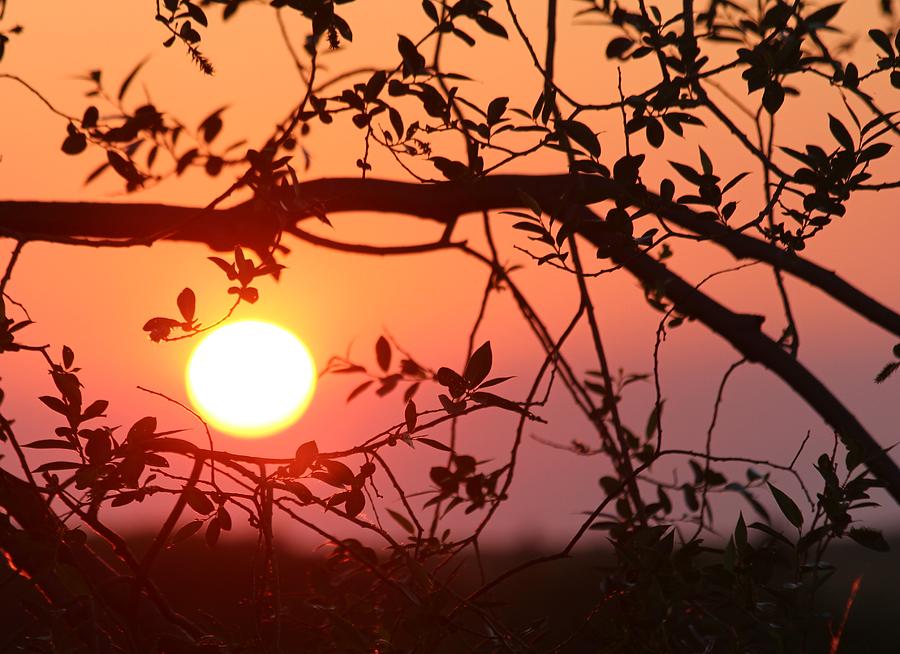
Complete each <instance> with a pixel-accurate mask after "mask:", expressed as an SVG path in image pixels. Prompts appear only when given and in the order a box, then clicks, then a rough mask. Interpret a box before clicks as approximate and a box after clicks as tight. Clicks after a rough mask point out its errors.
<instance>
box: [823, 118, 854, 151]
mask: <svg viewBox="0 0 900 654" xmlns="http://www.w3.org/2000/svg"><path fill="white" fill-rule="evenodd" d="M828 127H829V129H830V130H831V134H832V135H833V136H834V138H835V139H836V140H837V142H838V143H840V144H841V145H842V146H843V148H844V149H845V150H849V151H850V152H853V150H854V146H853V137H852V136H850V132H849V131H847V128H846V127H844V124H843V123H842V122H841V121H839V120H838V119H837V118H835V117H834V116H832V115H831V114H828Z"/></svg>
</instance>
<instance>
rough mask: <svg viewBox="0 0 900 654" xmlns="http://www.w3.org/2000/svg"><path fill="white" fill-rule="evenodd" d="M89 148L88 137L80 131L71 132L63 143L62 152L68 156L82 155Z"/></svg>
mask: <svg viewBox="0 0 900 654" xmlns="http://www.w3.org/2000/svg"><path fill="white" fill-rule="evenodd" d="M85 148H87V137H86V136H85V135H84V134H83V133H82V132H78V131H70V132H69V134H68V136H66V140H65V141H63V144H62V148H61V149H62V151H63V152H65V153H66V154H71V155H75V154H80V153H82V152H84V150H85Z"/></svg>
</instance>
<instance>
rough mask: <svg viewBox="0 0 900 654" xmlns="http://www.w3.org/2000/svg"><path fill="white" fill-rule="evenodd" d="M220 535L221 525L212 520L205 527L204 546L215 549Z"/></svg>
mask: <svg viewBox="0 0 900 654" xmlns="http://www.w3.org/2000/svg"><path fill="white" fill-rule="evenodd" d="M221 534H222V524H221V523H220V522H219V519H218V518H213V519H212V520H210V521H209V524H208V525H207V526H206V544H207V545H208V546H209V547H215V544H216V543H217V542H219V536H220V535H221Z"/></svg>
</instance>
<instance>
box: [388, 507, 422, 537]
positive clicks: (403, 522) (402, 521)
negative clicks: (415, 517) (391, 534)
mask: <svg viewBox="0 0 900 654" xmlns="http://www.w3.org/2000/svg"><path fill="white" fill-rule="evenodd" d="M387 512H388V513H389V514H390V516H391V517H392V518H393V519H394V520H395V521H396V522H397V524H398V525H400V526H401V527H403V529H405V530H406V531H407V533H410V534H413V533H415V531H416V530H415V528H414V527H413V525H412V523H411V522H410V521H409V520H407V519H406V517H405V516H404V515H402V514H400V513H397V512H396V511H392V510H391V509H388V510H387Z"/></svg>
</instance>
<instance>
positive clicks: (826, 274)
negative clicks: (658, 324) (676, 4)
mask: <svg viewBox="0 0 900 654" xmlns="http://www.w3.org/2000/svg"><path fill="white" fill-rule="evenodd" d="M573 180H574V183H576V184H577V185H578V192H577V196H576V198H575V199H577V201H578V202H579V203H580V204H585V205H587V204H592V203H596V202H601V201H604V200H622V201H625V202H627V203H628V204H629V205H631V206H634V207H640V208H642V209H646V210H648V211H651V212H652V213H654V214H656V215H658V216H661V217H663V218H665V219H666V220H667V221H670V222H672V223H674V224H677V225H679V226H680V227H683V228H684V229H687V230H690V231H692V232H694V233H695V234H698V235H700V236H702V237H704V238H708V239H710V240H711V241H714V242H715V243H717V244H718V245H720V246H721V247H723V248H725V249H727V250H728V251H729V252H730V253H731V254H732V255H733V256H735V257H736V258H738V259H755V260H759V261H763V262H765V263H768V264H770V265H772V266H774V267H776V268H779V269H781V270H783V271H785V272H787V273H790V274H792V275H794V276H796V277H798V278H800V279H803V280H804V281H806V282H807V283H809V284H811V285H813V286H816V287H817V288H819V289H821V290H822V291H824V292H825V293H827V294H828V295H830V296H831V297H833V298H834V299H835V300H837V301H838V302H840V303H842V304H844V305H845V306H847V307H848V308H850V309H852V310H853V311H855V312H856V313H858V314H859V315H861V316H863V317H865V318H866V319H868V320H870V321H871V322H873V323H875V324H876V325H879V326H880V327H882V328H883V329H885V330H887V331H889V332H891V333H893V334H895V335H897V336H900V314H898V313H896V312H895V311H893V310H891V309H890V308H888V307H886V306H884V305H883V304H881V303H880V302H878V301H877V300H875V299H874V298H871V297H869V296H868V295H866V294H865V293H864V292H862V291H861V290H859V289H858V288H855V287H854V286H853V285H851V284H849V283H848V282H846V281H845V280H843V279H842V278H840V277H839V276H838V275H837V274H835V273H834V272H832V271H830V270H827V269H825V268H822V267H821V266H818V265H816V264H814V263H812V262H810V261H808V260H806V259H802V258H801V257H799V256H797V255H796V254H793V253H790V252H786V251H784V250H780V249H778V248H777V247H774V246H773V245H771V244H770V243H767V242H765V241H761V240H759V239H756V238H753V237H751V236H748V235H746V234H743V233H741V232H737V231H735V230H732V229H730V228H729V227H727V226H726V225H723V224H721V223H717V222H714V221H711V220H707V219H704V218H701V217H700V216H699V215H698V214H697V213H696V212H694V211H692V210H691V209H689V208H687V207H685V206H682V205H678V204H675V203H673V202H669V201H666V200H663V199H662V198H660V197H659V196H658V195H656V194H654V193H652V192H650V191H648V190H646V189H645V188H644V187H641V186H633V187H626V186H624V185H622V184H619V183H617V182H615V181H614V180H611V179H607V178H604V177H599V176H588V175H582V176H575V177H573V176H571V175H533V176H532V175H495V176H490V177H487V178H484V179H480V180H477V181H473V182H455V183H454V182H445V183H438V184H420V183H409V182H396V181H388V180H379V179H365V180H362V179H359V178H331V179H317V180H312V181H308V182H304V183H302V184H301V185H300V187H299V192H300V197H301V198H302V200H303V203H304V204H302V205H301V206H299V207H297V209H296V211H295V216H294V217H296V218H297V219H298V220H300V219H303V218H308V217H310V216H312V215H314V213H315V212H314V210H315V211H325V212H326V213H339V212H347V211H364V212H381V213H395V214H405V215H410V216H417V217H419V218H425V219H430V220H434V221H437V222H440V223H447V222H449V221H450V220H452V219H454V218H455V217H456V216H459V215H462V214H466V213H474V212H480V211H482V210H491V209H504V208H512V207H521V206H522V205H523V200H522V197H521V195H520V192H521V191H525V192H527V193H528V194H529V195H530V196H531V197H533V198H535V199H536V200H537V201H538V202H539V203H540V204H541V205H542V206H544V207H554V206H555V205H557V204H558V203H559V202H560V199H561V198H562V197H563V196H564V195H567V194H568V195H569V199H570V201H571V199H572V196H571V191H572V186H573ZM278 229H279V225H278V221H277V219H276V218H275V217H273V216H272V215H271V212H268V211H266V210H265V209H264V208H262V205H259V204H255V203H252V202H245V203H243V204H240V205H237V206H235V207H232V208H230V209H221V210H212V211H208V210H204V209H201V208H188V207H173V206H166V205H157V204H110V203H92V202H89V203H79V202H15V201H7V202H0V235H3V236H9V237H13V238H17V239H21V240H36V241H50V242H58V243H73V242H74V243H79V241H78V239H103V241H102V242H101V243H100V244H101V245H110V244H111V243H109V241H110V240H112V241H115V240H122V241H124V242H125V243H126V244H140V243H146V244H149V243H151V242H153V241H154V240H176V241H191V242H198V243H205V244H207V245H208V246H210V247H211V248H213V249H216V250H229V249H231V248H233V247H234V246H235V245H237V244H240V245H245V246H248V247H253V248H255V249H258V250H264V249H265V248H266V246H267V245H268V244H269V243H270V242H271V241H272V239H273V237H274V235H275V233H276V232H277V230H278ZM401 247H404V246H401Z"/></svg>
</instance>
